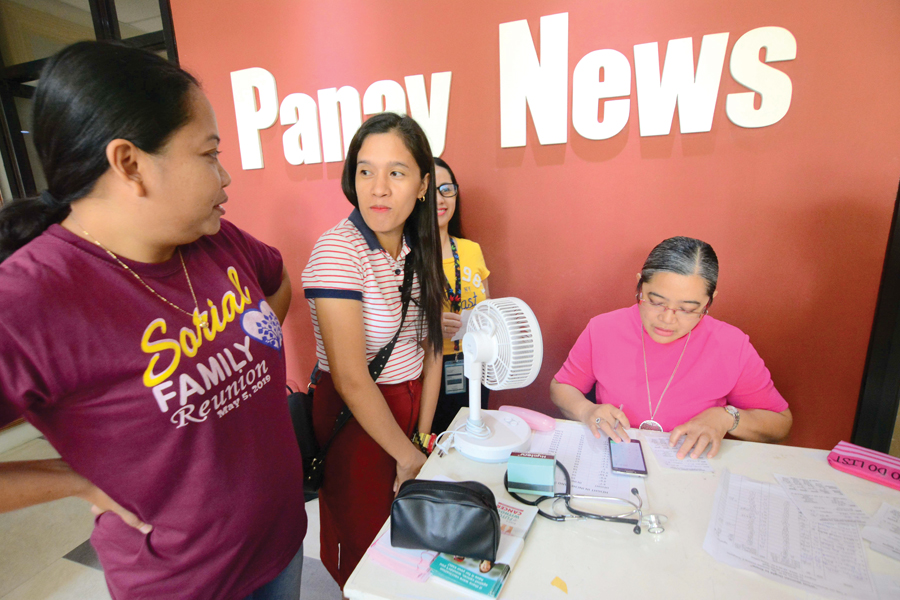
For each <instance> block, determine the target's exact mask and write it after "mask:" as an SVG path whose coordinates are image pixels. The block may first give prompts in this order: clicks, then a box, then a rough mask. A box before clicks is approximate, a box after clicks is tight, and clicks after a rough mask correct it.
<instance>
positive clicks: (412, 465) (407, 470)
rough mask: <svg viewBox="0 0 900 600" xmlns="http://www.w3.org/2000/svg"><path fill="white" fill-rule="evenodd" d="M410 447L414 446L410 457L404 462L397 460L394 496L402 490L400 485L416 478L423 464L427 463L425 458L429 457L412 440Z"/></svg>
mask: <svg viewBox="0 0 900 600" xmlns="http://www.w3.org/2000/svg"><path fill="white" fill-rule="evenodd" d="M409 447H410V448H412V453H411V454H410V455H409V458H408V459H407V460H405V461H403V463H401V462H400V461H399V460H398V461H397V477H396V478H395V479H394V496H396V495H397V492H399V491H400V486H401V485H403V482H404V481H406V480H408V479H415V478H416V475H418V474H419V471H421V470H422V465H424V464H425V460H426V459H427V457H426V456H425V455H424V454H422V453H421V452H419V450H418V449H417V448H416V447H415V446H413V445H412V442H410V444H409Z"/></svg>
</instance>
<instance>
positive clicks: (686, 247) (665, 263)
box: [637, 236, 719, 303]
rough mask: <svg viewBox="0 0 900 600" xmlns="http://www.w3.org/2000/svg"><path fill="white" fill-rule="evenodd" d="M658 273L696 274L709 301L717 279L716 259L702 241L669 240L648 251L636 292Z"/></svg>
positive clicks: (679, 238)
mask: <svg viewBox="0 0 900 600" xmlns="http://www.w3.org/2000/svg"><path fill="white" fill-rule="evenodd" d="M659 271H666V272H668V273H676V274H678V275H699V276H700V277H701V278H702V279H703V281H705V282H706V294H707V295H708V296H709V298H710V303H711V302H712V295H713V293H715V291H716V283H717V282H718V280H719V259H718V257H716V252H715V250H713V249H712V246H710V245H709V244H707V243H706V242H704V241H701V240H696V239H694V238H689V237H682V236H678V237H673V238H669V239H667V240H663V241H662V242H660V243H659V244H657V246H656V247H655V248H654V249H653V250H651V251H650V255H649V256H648V257H647V260H645V261H644V266H643V267H642V268H641V279H640V281H638V286H637V287H638V290H637V291H638V293H640V291H641V284H643V283H644V282H647V281H650V278H651V277H653V276H654V275H655V274H656V273H658V272H659Z"/></svg>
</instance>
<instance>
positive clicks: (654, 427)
mask: <svg viewBox="0 0 900 600" xmlns="http://www.w3.org/2000/svg"><path fill="white" fill-rule="evenodd" d="M638 429H643V430H644V431H662V430H663V428H662V425H660V424H659V423H657V422H656V421H654V420H653V419H647V420H646V421H644V422H643V423H641V426H640V427H638Z"/></svg>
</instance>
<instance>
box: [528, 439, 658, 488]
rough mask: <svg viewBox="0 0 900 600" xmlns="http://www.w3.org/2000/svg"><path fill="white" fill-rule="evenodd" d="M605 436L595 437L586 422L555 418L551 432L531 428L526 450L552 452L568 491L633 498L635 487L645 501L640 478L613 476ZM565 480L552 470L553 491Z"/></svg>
mask: <svg viewBox="0 0 900 600" xmlns="http://www.w3.org/2000/svg"><path fill="white" fill-rule="evenodd" d="M608 439H609V438H607V437H606V436H605V435H601V436H600V438H599V439H598V438H595V437H594V435H593V434H592V433H591V430H590V429H588V427H587V425H583V424H582V423H575V422H572V421H557V423H556V429H554V430H553V431H535V432H534V433H533V434H532V436H531V448H530V449H529V450H528V451H529V452H536V453H538V454H553V455H555V456H556V460H558V461H559V462H561V463H562V464H563V465H565V467H566V469H567V470H568V471H569V476H570V477H571V478H572V493H573V494H585V495H587V496H612V497H615V498H628V499H633V498H634V496H633V495H632V493H631V488H637V490H638V492H639V493H640V494H641V498H643V499H644V501H645V502H646V500H647V488H646V486H645V485H644V480H643V479H642V478H640V477H631V476H628V475H616V474H614V473H613V472H612V467H611V466H610V462H609V443H608V442H607V440H608ZM565 483H566V482H565V479H564V478H563V474H562V473H561V472H560V470H559V469H557V470H556V491H557V492H560V491H562V490H564V489H565Z"/></svg>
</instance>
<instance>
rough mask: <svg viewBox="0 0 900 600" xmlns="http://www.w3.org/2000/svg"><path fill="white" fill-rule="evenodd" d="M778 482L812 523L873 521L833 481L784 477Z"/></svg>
mask: <svg viewBox="0 0 900 600" xmlns="http://www.w3.org/2000/svg"><path fill="white" fill-rule="evenodd" d="M775 479H776V480H777V481H778V483H780V484H781V488H782V489H783V490H784V491H785V492H786V493H787V495H788V497H789V498H790V499H791V500H793V502H794V504H796V505H797V508H799V509H800V512H802V513H803V514H804V516H806V517H807V518H808V519H812V520H814V521H827V522H829V523H856V524H859V525H862V524H863V523H865V522H866V519H868V518H869V516H868V515H867V514H866V513H864V512H863V511H862V509H861V508H860V507H859V506H857V505H856V502H854V501H853V500H851V499H850V498H848V497H847V496H845V495H844V492H842V491H841V488H839V487H838V486H837V484H836V483H834V482H833V481H825V480H822V479H804V478H802V477H785V476H784V475H775Z"/></svg>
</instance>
